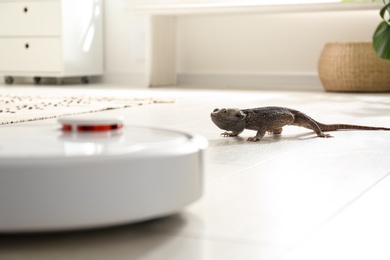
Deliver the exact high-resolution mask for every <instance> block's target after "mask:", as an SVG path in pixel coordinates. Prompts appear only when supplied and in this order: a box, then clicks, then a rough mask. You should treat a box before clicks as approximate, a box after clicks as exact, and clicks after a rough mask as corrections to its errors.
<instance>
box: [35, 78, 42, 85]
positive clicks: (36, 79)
mask: <svg viewBox="0 0 390 260" xmlns="http://www.w3.org/2000/svg"><path fill="white" fill-rule="evenodd" d="M34 83H35V84H37V85H38V84H39V83H41V77H34Z"/></svg>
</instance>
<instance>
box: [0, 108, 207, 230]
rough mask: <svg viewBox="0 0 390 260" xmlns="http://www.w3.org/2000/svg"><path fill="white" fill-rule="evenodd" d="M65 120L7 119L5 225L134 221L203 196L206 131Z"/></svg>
mask: <svg viewBox="0 0 390 260" xmlns="http://www.w3.org/2000/svg"><path fill="white" fill-rule="evenodd" d="M59 122H60V123H59V124H54V125H52V124H47V123H46V124H42V123H40V124H38V123H34V124H29V125H28V126H26V125H25V124H15V125H3V126H1V127H0V136H1V139H0V140H1V141H0V233H16V232H44V231H61V230H74V229H86V228H94V227H103V226H111V225H119V224H127V223H133V222H138V221H143V220H148V219H152V218H157V217H162V216H167V215H170V214H174V213H177V212H179V211H180V210H181V209H182V208H183V207H185V206H186V205H188V204H190V203H192V202H194V201H196V200H197V199H198V198H199V197H200V196H201V194H202V180H203V176H202V175H203V153H204V150H205V148H206V147H207V141H206V140H205V139H204V138H203V137H201V136H197V135H191V134H188V133H183V132H179V131H171V130H164V129H157V128H149V127H142V126H130V125H123V119H122V118H120V117H115V118H97V117H95V116H70V117H63V118H60V119H59Z"/></svg>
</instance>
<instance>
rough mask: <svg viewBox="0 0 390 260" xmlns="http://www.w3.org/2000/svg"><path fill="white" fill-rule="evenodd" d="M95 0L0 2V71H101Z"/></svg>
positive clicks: (59, 78)
mask: <svg viewBox="0 0 390 260" xmlns="http://www.w3.org/2000/svg"><path fill="white" fill-rule="evenodd" d="M102 38H103V35H102V3H101V0H29V1H28V0H25V1H19V0H14V1H6V0H0V73H1V74H3V75H6V82H7V83H12V77H34V79H35V81H36V82H39V80H40V78H41V77H54V78H57V81H58V82H61V81H62V79H63V78H65V77H82V79H83V80H84V81H85V82H87V80H88V77H89V76H93V75H101V74H102V73H103V40H102Z"/></svg>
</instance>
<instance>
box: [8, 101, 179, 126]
mask: <svg viewBox="0 0 390 260" xmlns="http://www.w3.org/2000/svg"><path fill="white" fill-rule="evenodd" d="M166 102H168V103H171V102H174V101H163V100H154V99H138V98H133V99H131V98H130V99H129V98H118V97H88V96H65V97H64V96H27V95H26V96H23V95H0V125H4V124H12V123H19V122H26V121H34V120H41V119H48V118H56V117H59V116H65V115H74V114H82V113H90V112H97V111H103V110H109V109H119V108H126V107H132V106H139V105H146V104H152V103H166Z"/></svg>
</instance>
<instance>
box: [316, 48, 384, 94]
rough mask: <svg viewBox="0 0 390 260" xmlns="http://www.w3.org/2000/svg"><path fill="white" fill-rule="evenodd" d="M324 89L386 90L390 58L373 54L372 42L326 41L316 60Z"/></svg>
mask: <svg viewBox="0 0 390 260" xmlns="http://www.w3.org/2000/svg"><path fill="white" fill-rule="evenodd" d="M318 74H319V77H320V80H321V82H322V85H323V86H324V88H325V90H327V91H342V92H386V91H390V61H386V60H382V59H380V58H378V57H377V55H376V53H375V50H374V48H373V47H372V43H369V42H354V43H327V44H326V45H325V47H324V49H323V51H322V53H321V56H320V59H319V62H318Z"/></svg>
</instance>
